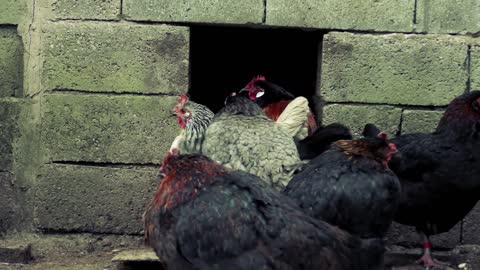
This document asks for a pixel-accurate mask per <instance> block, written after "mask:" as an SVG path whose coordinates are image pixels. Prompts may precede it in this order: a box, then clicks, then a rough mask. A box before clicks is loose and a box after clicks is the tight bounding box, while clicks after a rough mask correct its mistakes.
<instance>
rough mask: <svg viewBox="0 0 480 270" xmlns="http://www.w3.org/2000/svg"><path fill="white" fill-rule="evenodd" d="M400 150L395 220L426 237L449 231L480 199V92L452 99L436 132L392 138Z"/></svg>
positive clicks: (394, 165) (426, 258) (395, 162)
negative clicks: (398, 197)
mask: <svg viewBox="0 0 480 270" xmlns="http://www.w3.org/2000/svg"><path fill="white" fill-rule="evenodd" d="M392 142H393V143H395V145H396V146H397V148H398V150H399V155H395V156H394V157H393V158H392V161H391V163H390V167H391V169H392V170H393V171H394V172H395V173H396V174H397V176H398V177H399V179H400V181H401V185H402V194H401V199H400V204H399V208H398V211H397V214H396V217H395V220H396V221H398V222H400V223H403V224H407V225H412V226H415V227H416V228H417V230H418V231H419V232H421V234H422V236H423V238H424V254H423V256H422V258H421V259H420V260H421V261H422V262H424V263H425V265H427V266H435V265H438V264H440V263H439V262H436V261H434V260H433V258H432V257H431V251H430V247H431V244H430V241H429V239H428V236H430V235H433V234H438V233H442V232H446V231H448V230H450V229H451V228H452V227H453V226H454V225H455V224H456V223H458V222H459V221H460V220H461V219H462V218H463V217H465V215H466V214H467V213H468V212H469V211H470V210H471V209H472V208H473V207H474V206H475V204H476V203H477V201H478V200H479V199H480V91H473V92H470V93H467V94H464V95H462V96H460V97H457V98H456V99H454V100H453V101H452V102H451V103H450V104H449V106H448V108H447V110H446V111H445V113H444V115H443V118H442V119H441V120H440V123H439V124H438V126H437V129H436V131H435V132H433V133H432V134H407V135H402V136H399V137H397V138H395V139H393V140H392Z"/></svg>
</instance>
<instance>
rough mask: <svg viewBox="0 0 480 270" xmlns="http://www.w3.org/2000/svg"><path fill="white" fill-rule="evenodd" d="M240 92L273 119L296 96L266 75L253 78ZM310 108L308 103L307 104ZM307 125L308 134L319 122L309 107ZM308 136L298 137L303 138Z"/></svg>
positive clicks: (275, 119) (277, 116) (278, 115)
mask: <svg viewBox="0 0 480 270" xmlns="http://www.w3.org/2000/svg"><path fill="white" fill-rule="evenodd" d="M240 94H242V95H245V96H247V97H248V98H249V99H250V100H252V101H255V103H257V104H258V105H259V106H260V107H261V108H262V109H263V111H264V112H265V114H266V115H267V116H268V117H269V118H270V119H272V120H274V121H277V119H278V118H279V117H280V116H281V114H282V112H283V111H284V110H285V108H287V106H288V105H289V104H290V102H292V100H294V99H295V96H294V95H292V94H291V93H290V92H288V91H287V90H285V89H284V88H282V87H281V86H279V85H277V84H274V83H272V82H269V81H267V80H266V79H265V77H264V76H257V77H255V78H253V79H252V80H251V81H250V82H249V83H248V84H247V85H246V86H245V88H244V89H242V90H241V91H240ZM306 105H307V108H308V103H307V104H306ZM304 125H305V126H306V127H307V130H308V134H307V135H311V134H313V132H315V130H316V129H317V123H316V121H315V116H314V114H313V112H312V111H311V110H310V109H309V108H308V114H307V119H306V120H305V122H304ZM305 137H306V136H303V137H298V138H297V139H303V138H305Z"/></svg>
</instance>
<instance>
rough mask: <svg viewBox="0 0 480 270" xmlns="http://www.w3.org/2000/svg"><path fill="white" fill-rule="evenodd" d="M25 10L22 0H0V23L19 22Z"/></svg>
mask: <svg viewBox="0 0 480 270" xmlns="http://www.w3.org/2000/svg"><path fill="white" fill-rule="evenodd" d="M25 12H26V1H24V0H0V24H19V23H20V21H21V20H22V17H23V15H24V13H25Z"/></svg>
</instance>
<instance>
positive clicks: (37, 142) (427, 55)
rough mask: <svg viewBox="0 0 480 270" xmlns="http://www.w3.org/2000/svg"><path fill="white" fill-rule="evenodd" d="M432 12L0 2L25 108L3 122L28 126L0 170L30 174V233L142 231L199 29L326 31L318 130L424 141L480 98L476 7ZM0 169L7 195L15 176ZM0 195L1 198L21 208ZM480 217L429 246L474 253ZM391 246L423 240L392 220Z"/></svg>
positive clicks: (251, 2)
mask: <svg viewBox="0 0 480 270" xmlns="http://www.w3.org/2000/svg"><path fill="white" fill-rule="evenodd" d="M432 2H433V1H427V0H416V1H414V0H400V1H388V0H365V1H356V0H348V1H340V2H339V1H335V0H315V1H314V0H306V1H298V0H293V1H286V0H266V1H265V0H246V1H233V0H225V1H214V0H206V1H204V0H193V1H187V2H185V1H183V2H182V1H167V0H107V1H99V0H86V1H73V0H46V1H38V0H24V1H11V0H0V4H5V3H6V6H8V9H7V11H5V10H1V11H0V59H8V61H0V65H2V64H3V65H7V68H6V70H7V72H2V74H0V96H8V98H1V101H3V103H2V104H7V103H8V104H15V105H8V106H13V107H15V108H17V107H18V106H17V105H18V104H21V106H20V107H21V108H23V109H21V110H17V109H9V115H11V114H12V113H13V114H14V115H19V116H18V117H16V116H15V117H14V116H6V117H4V118H2V117H1V115H0V124H2V125H14V126H15V125H18V126H19V127H20V130H23V131H22V132H20V133H21V134H22V135H12V134H15V133H12V132H14V130H15V129H14V128H11V129H10V128H9V130H12V132H10V133H9V134H7V135H4V134H3V133H1V132H0V136H3V137H1V138H4V137H5V138H7V139H5V140H4V141H8V143H6V144H4V145H6V148H5V149H13V150H10V152H8V151H6V152H5V153H7V152H8V153H10V154H8V155H3V156H1V158H0V163H1V162H4V163H5V164H7V163H8V162H5V161H4V160H18V162H17V163H15V162H13V163H11V164H14V165H13V167H15V166H16V167H18V168H23V169H24V170H21V171H25V172H26V173H23V174H22V177H23V179H24V182H25V183H27V184H26V185H25V187H26V190H28V191H27V192H24V193H25V194H26V195H24V197H25V198H26V199H25V200H27V201H28V202H29V203H31V202H32V201H34V202H35V204H34V206H33V204H30V205H29V204H24V205H26V206H25V209H23V212H24V213H25V216H26V217H31V222H30V224H32V228H34V229H40V230H44V231H57V232H58V231H60V232H96V233H115V234H118V233H126V234H140V233H141V231H142V225H141V214H142V211H143V209H144V207H145V204H146V202H147V201H148V200H149V199H150V197H151V196H152V192H153V190H154V189H155V186H156V179H155V177H154V176H155V173H156V170H157V166H158V163H159V162H160V160H161V159H162V158H163V155H164V153H165V150H166V149H167V148H168V146H169V144H170V142H171V141H172V139H173V138H174V136H175V134H176V133H177V131H178V130H177V128H178V127H177V124H176V122H175V118H174V117H173V116H172V115H171V113H170V111H171V108H172V107H173V105H174V104H175V102H176V98H175V97H176V96H177V95H178V94H179V93H183V92H185V91H187V90H188V89H189V75H190V74H189V72H190V71H189V68H190V63H189V53H190V26H191V25H203V24H209V25H210V24H217V25H232V26H238V25H243V26H246V27H250V26H252V27H264V28H269V27H275V28H277V27H295V28H297V27H300V28H306V29H322V30H323V31H325V35H324V37H323V41H322V44H321V46H319V48H320V49H319V51H318V56H319V68H318V87H317V89H316V95H317V96H320V98H321V99H322V100H323V101H324V102H325V105H324V106H323V112H322V115H323V119H321V120H322V122H323V123H330V122H337V121H339V122H343V123H345V124H347V125H348V126H350V127H351V128H352V130H353V131H354V133H355V134H359V133H360V131H361V128H363V125H364V124H365V123H366V122H372V123H375V124H377V125H379V126H380V127H381V128H382V129H383V130H385V131H387V132H388V133H389V134H392V135H395V134H402V133H410V132H417V131H422V132H428V131H432V130H433V129H434V128H435V125H436V123H437V121H438V119H439V118H440V117H441V114H442V112H443V110H444V109H445V107H446V105H447V104H448V102H449V101H450V100H451V99H453V97H455V96H457V95H459V94H462V93H464V92H465V91H470V90H473V89H478V88H480V40H479V38H478V34H479V33H480V12H479V11H480V3H479V2H478V1H476V0H460V1H447V0H439V1H437V2H438V3H437V2H435V3H432ZM15 14H17V15H15ZM2 20H3V21H2ZM3 25H7V26H3ZM452 34H453V35H452ZM20 38H21V39H20ZM18 52H21V53H20V54H19V53H18ZM22 53H23V58H22ZM287 53H288V52H287ZM19 55H20V56H19ZM2 57H3V58H2ZM15 59H17V60H15ZM207 64H208V63H207ZM19 66H20V67H21V68H20V69H19ZM19 70H20V71H19ZM2 76H4V77H2ZM2 106H4V108H9V107H8V106H7V105H2ZM22 112H23V113H22ZM4 115H7V114H4ZM12 119H13V120H12ZM12 123H13V124H12ZM1 138H0V140H3V139H1ZM18 143H20V145H21V146H22V147H17V146H15V145H18ZM4 147H5V146H4ZM8 147H10V148H8ZM15 151H17V152H15ZM28 153H31V155H29V157H30V159H31V160H33V161H35V162H30V163H31V164H33V165H31V164H30V165H27V164H26V163H28V162H26V160H28V159H27V158H25V156H26V155H27V154H28ZM8 164H10V163H8ZM2 166H3V165H2ZM0 171H1V173H4V171H5V172H7V176H5V174H0V181H1V183H2V185H3V186H5V185H7V184H8V183H9V181H10V180H5V179H11V178H12V175H13V176H15V175H14V173H12V172H15V170H3V171H2V170H0ZM17 171H20V170H19V169H17ZM9 177H10V178H9ZM7 186H8V185H7ZM8 188H10V189H0V193H2V192H4V193H5V194H7V195H8V196H6V197H5V198H7V200H8V201H7V203H10V204H11V205H13V206H18V205H19V203H18V202H21V201H18V200H17V201H15V200H14V199H9V198H16V197H15V196H17V195H15V194H16V193H15V192H13V191H12V188H11V186H9V187H8ZM2 190H5V191H2ZM9 190H10V191H9ZM19 190H21V189H19ZM2 198H3V197H2ZM29 209H30V210H33V211H30V210H29ZM0 211H2V210H0ZM0 214H1V213H0ZM10 216H14V215H12V214H11V213H10ZM479 220H480V206H479V207H477V208H476V209H475V210H474V211H473V212H472V214H471V215H469V216H468V217H467V218H466V219H465V220H464V222H463V223H462V224H459V225H457V226H456V227H455V228H454V229H452V231H451V232H449V233H446V234H444V235H440V236H437V237H435V239H434V244H435V245H437V246H441V247H452V246H454V245H456V244H458V243H460V241H461V240H462V239H463V241H464V242H468V243H477V244H480V239H476V237H475V235H480V228H478V226H476V225H475V224H476V223H478V221H479ZM22 222H23V223H28V222H29V221H28V219H26V218H25V219H23V220H22ZM4 223H5V222H4ZM16 223H19V222H16ZM462 225H463V226H462ZM1 226H4V227H5V228H6V229H8V228H12V227H15V226H13V225H10V226H6V225H2V224H0V231H1V230H2V228H1ZM6 229H5V230H6ZM389 241H390V243H397V244H398V243H399V244H403V245H414V244H416V242H417V241H416V236H415V235H414V232H413V231H412V230H411V229H409V228H405V227H404V226H400V225H398V224H396V225H395V226H394V227H393V228H392V232H391V234H390V236H389Z"/></svg>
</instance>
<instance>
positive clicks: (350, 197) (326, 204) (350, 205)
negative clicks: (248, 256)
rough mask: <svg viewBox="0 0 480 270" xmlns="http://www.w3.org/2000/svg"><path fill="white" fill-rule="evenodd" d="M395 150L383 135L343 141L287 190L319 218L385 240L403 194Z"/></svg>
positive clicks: (320, 158)
mask: <svg viewBox="0 0 480 270" xmlns="http://www.w3.org/2000/svg"><path fill="white" fill-rule="evenodd" d="M395 151H396V148H395V145H394V144H391V143H388V141H387V139H386V135H385V134H383V133H382V134H381V136H380V137H378V138H363V139H358V140H340V141H337V142H335V143H334V144H333V145H332V147H331V149H330V150H327V151H326V152H324V153H323V154H321V155H319V156H317V157H316V158H314V159H313V160H311V161H310V163H309V164H308V165H307V166H306V167H305V168H304V169H303V171H302V172H300V173H299V174H297V175H295V177H294V178H293V179H292V180H291V181H290V183H289V184H288V186H287V187H286V188H285V189H284V190H283V193H284V194H286V195H287V196H288V197H290V198H292V199H293V200H294V201H296V202H297V204H298V205H299V206H300V207H301V208H302V209H304V211H305V212H306V213H307V214H309V215H311V216H312V217H314V218H317V219H321V220H325V221H326V222H328V223H330V224H334V225H337V226H339V227H340V228H341V229H344V230H346V231H348V232H350V233H352V234H355V235H358V236H360V237H362V238H370V237H376V238H381V237H383V236H384V235H385V233H386V232H387V230H388V228H389V226H390V224H391V223H392V220H393V217H394V213H395V210H396V207H397V204H398V200H399V196H400V183H399V181H398V178H397V177H396V176H395V175H394V174H393V172H392V171H391V170H390V169H389V168H388V165H387V164H388V161H389V160H390V158H391V156H392V154H393V153H394V152H395Z"/></svg>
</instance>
